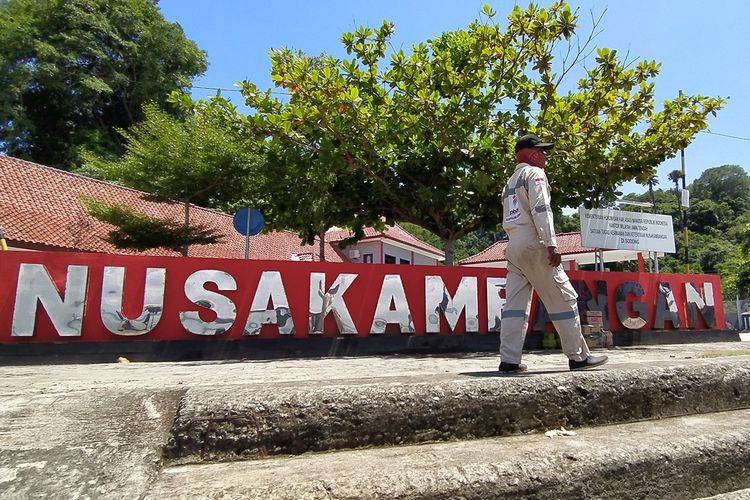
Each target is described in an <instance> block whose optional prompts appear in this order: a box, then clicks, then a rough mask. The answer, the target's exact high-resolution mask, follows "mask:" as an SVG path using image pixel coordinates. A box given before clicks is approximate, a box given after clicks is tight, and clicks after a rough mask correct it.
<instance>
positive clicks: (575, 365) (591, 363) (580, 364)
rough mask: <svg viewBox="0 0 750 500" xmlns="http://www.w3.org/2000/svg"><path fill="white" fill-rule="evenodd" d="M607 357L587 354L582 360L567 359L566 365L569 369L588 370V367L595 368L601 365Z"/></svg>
mask: <svg viewBox="0 0 750 500" xmlns="http://www.w3.org/2000/svg"><path fill="white" fill-rule="evenodd" d="M607 359H608V358H607V356H592V355H589V357H588V358H586V359H584V360H583V361H573V360H572V359H569V360H568V366H569V367H570V369H571V370H588V369H589V368H595V367H597V366H601V365H603V364H604V363H606V362H607Z"/></svg>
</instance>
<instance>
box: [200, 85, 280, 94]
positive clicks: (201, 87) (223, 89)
mask: <svg viewBox="0 0 750 500" xmlns="http://www.w3.org/2000/svg"><path fill="white" fill-rule="evenodd" d="M192 88H194V89H202V90H219V91H221V92H242V91H241V90H240V89H225V88H221V87H203V86H201V85H193V86H192ZM271 93H272V94H278V95H291V94H290V93H289V92H278V91H275V90H272V91H271Z"/></svg>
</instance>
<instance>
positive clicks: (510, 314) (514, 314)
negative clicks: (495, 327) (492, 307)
mask: <svg viewBox="0 0 750 500" xmlns="http://www.w3.org/2000/svg"><path fill="white" fill-rule="evenodd" d="M502 315H503V317H504V318H525V317H526V311H524V310H522V309H513V310H512V311H505V310H503V312H502Z"/></svg>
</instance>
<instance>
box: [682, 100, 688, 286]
mask: <svg viewBox="0 0 750 500" xmlns="http://www.w3.org/2000/svg"><path fill="white" fill-rule="evenodd" d="M680 97H682V90H680ZM680 162H681V163H682V193H680V194H681V196H680V200H684V199H685V148H681V149H680ZM680 212H681V214H682V243H683V245H684V247H685V274H688V273H689V272H690V264H688V230H687V207H686V206H685V203H684V202H681V203H680Z"/></svg>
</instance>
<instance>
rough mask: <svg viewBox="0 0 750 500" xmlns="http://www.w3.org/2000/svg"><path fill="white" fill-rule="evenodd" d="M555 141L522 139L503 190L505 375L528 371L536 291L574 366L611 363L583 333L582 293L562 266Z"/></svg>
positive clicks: (502, 333)
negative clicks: (555, 209)
mask: <svg viewBox="0 0 750 500" xmlns="http://www.w3.org/2000/svg"><path fill="white" fill-rule="evenodd" d="M553 147H554V144H552V143H545V142H542V141H541V140H540V139H539V137H537V136H536V135H534V134H528V135H524V136H523V137H521V138H520V139H518V142H516V163H517V165H516V170H515V172H513V175H512V176H511V177H510V179H509V180H508V184H507V185H506V186H505V189H504V190H503V229H504V230H505V232H506V233H508V239H509V241H508V246H507V247H506V250H505V258H506V259H507V261H508V277H507V283H506V289H505V292H506V302H505V307H504V308H503V312H502V320H501V323H500V367H499V370H500V372H501V373H503V374H513V373H520V372H523V371H525V370H526V365H524V364H521V351H522V349H523V342H524V339H525V337H526V330H527V329H528V326H529V311H530V309H531V293H532V291H533V290H536V293H537V295H539V299H540V300H541V301H542V303H543V304H544V307H545V308H546V309H547V312H548V313H549V318H550V320H552V323H553V324H554V325H555V329H556V330H557V332H558V334H559V335H560V341H561V343H562V350H563V353H564V354H565V355H566V356H567V357H568V365H569V368H570V369H571V370H582V369H586V368H593V367H595V366H599V365H602V364H604V363H606V362H607V356H594V355H592V354H591V352H590V351H589V348H588V346H587V345H586V340H585V339H584V338H583V334H582V333H581V319H580V317H579V315H578V305H577V302H576V299H577V298H578V294H577V293H576V291H575V290H574V289H573V286H572V285H571V284H570V280H569V279H568V276H567V275H566V274H565V271H563V268H562V266H561V265H560V262H561V256H560V252H558V250H557V241H556V240H555V229H554V223H553V220H552V209H551V208H550V188H549V184H548V182H547V175H546V174H545V172H544V166H545V164H546V161H547V153H546V152H547V151H548V150H550V149H552V148H553Z"/></svg>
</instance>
